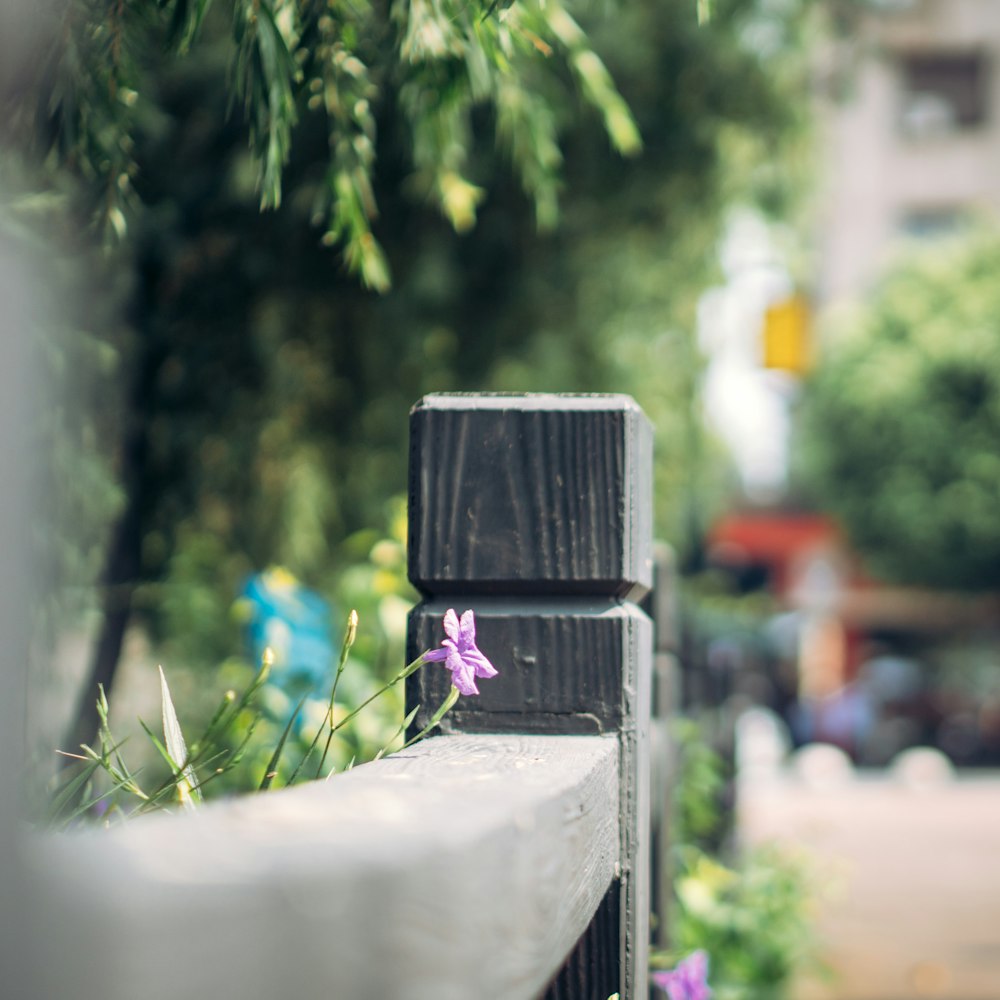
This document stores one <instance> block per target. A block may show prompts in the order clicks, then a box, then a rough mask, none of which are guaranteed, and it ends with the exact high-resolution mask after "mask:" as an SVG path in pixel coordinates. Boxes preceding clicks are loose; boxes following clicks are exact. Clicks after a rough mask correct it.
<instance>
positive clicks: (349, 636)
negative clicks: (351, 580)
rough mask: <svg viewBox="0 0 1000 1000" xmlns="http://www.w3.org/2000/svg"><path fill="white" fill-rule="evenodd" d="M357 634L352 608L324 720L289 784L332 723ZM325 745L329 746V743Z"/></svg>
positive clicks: (356, 618) (355, 616) (356, 622)
mask: <svg viewBox="0 0 1000 1000" xmlns="http://www.w3.org/2000/svg"><path fill="white" fill-rule="evenodd" d="M357 634H358V613H357V611H355V610H354V609H353V608H352V609H351V613H350V614H349V615H348V616H347V628H346V629H344V641H343V642H342V643H341V644H340V660H339V662H338V663H337V672H336V673H335V674H334V676H333V687H332V688H331V689H330V703H329V705H328V706H327V710H326V715H324V716H323V720H324V721H323V723H321V724H320V726H319V728H318V729H317V730H316V735H315V736H313V738H312V742H311V743H310V744H309V747H308V749H307V750H306V752H305V753H304V754H303V756H302V760H300V761H299V762H298V764H296V765H295V770H294V771H292V775H291V777H290V778H289V779H288V782H287V784H289V785H290V784H291V783H292V782H293V781H294V780H295V779H296V778H297V777H298V775H299V771H301V770H302V768H303V766H304V765H305V762H306V761H307V760H308V759H309V758H310V757H311V756H312V752H313V750H315V749H316V744H317V743H318V742H319V737H320V734H321V733H322V732H323V726H324V725H331V726H332V725H333V708H334V705H335V704H336V701H337V685H338V684H340V675H341V674H342V673H343V672H344V669H345V668H346V666H347V654H348V653H349V652H350V651H351V647H352V646H353V645H354V640H355V638H356V637H357ZM327 745H328V746H329V743H328V744H327ZM324 757H325V753H324Z"/></svg>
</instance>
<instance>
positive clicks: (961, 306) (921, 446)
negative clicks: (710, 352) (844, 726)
mask: <svg viewBox="0 0 1000 1000" xmlns="http://www.w3.org/2000/svg"><path fill="white" fill-rule="evenodd" d="M998 267H1000V233H997V232H996V231H995V230H992V229H989V228H981V229H977V230H975V231H973V232H969V233H966V234H964V235H962V236H959V237H956V238H952V239H950V240H944V241H936V242H935V243H934V244H933V245H932V246H927V247H925V248H924V249H922V250H917V251H914V252H913V253H912V254H911V255H909V256H908V257H906V258H905V259H903V260H902V261H901V262H899V263H898V264H897V266H896V267H895V268H894V269H893V270H892V271H891V272H890V273H889V274H888V275H887V276H886V277H885V279H884V280H883V281H882V282H881V284H880V285H879V287H878V288H877V289H876V290H875V291H874V293H873V294H872V295H871V296H870V298H869V299H867V300H866V302H865V304H864V305H863V306H860V307H857V308H856V309H854V310H852V311H851V312H849V313H847V314H845V315H841V316H840V317H839V320H838V321H837V322H836V323H835V324H834V325H833V329H831V330H830V331H829V335H828V338H827V344H828V349H827V350H826V351H825V353H824V356H823V359H822V363H821V364H820V365H819V366H818V367H817V369H816V372H815V374H814V375H813V377H812V378H811V379H810V380H809V382H808V383H807V385H806V389H805V394H804V398H803V400H802V407H801V414H800V432H799V441H798V449H797V457H796V461H797V466H798V476H799V479H800V482H801V483H802V485H803V486H804V487H805V488H807V489H808V492H809V494H810V496H811V497H812V499H813V501H814V502H815V503H816V504H818V505H821V506H822V507H823V509H825V510H829V511H831V512H833V513H834V514H836V515H837V516H838V517H839V518H840V519H841V521H842V522H843V524H844V527H845V528H846V530H847V532H848V534H849V536H850V538H851V540H852V542H853V543H854V545H855V547H856V548H857V550H858V551H859V552H860V553H861V554H862V555H863V556H864V557H865V559H866V561H867V562H869V564H870V565H871V567H872V568H873V569H874V570H876V571H877V572H879V573H880V574H882V575H884V576H885V577H888V578H890V579H895V580H897V581H900V582H903V583H907V584H915V585H925V586H930V587H941V588H955V589H964V590H987V589H996V588H997V587H1000V523H998V521H997V518H996V516H995V513H996V497H997V496H998V495H1000V449H998V446H997V442H998V440H1000V285H998V284H997V281H996V275H997V270H998ZM831 428H836V429H837V432H836V433H835V434H832V433H830V429H831Z"/></svg>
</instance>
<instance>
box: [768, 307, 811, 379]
mask: <svg viewBox="0 0 1000 1000" xmlns="http://www.w3.org/2000/svg"><path fill="white" fill-rule="evenodd" d="M810 334H811V330H810V324H809V305H808V303H807V302H806V300H805V299H804V298H803V297H802V296H801V295H793V296H792V297H791V298H788V299H785V300H784V301H783V302H778V303H776V304H775V305H773V306H771V307H770V308H769V309H768V310H767V312H766V313H765V314H764V367H765V368H780V369H781V370H782V371H786V372H791V373H792V374H793V375H804V374H805V373H806V372H807V371H809V369H810V368H811V367H812V364H813V350H812V338H811V335H810Z"/></svg>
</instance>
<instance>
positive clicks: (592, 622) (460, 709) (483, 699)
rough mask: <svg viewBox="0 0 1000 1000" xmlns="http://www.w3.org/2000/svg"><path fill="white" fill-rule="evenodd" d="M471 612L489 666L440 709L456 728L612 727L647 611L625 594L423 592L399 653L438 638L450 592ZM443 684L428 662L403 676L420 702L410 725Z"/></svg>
mask: <svg viewBox="0 0 1000 1000" xmlns="http://www.w3.org/2000/svg"><path fill="white" fill-rule="evenodd" d="M459 600H460V601H461V602H462V603H460V606H458V607H457V608H456V610H457V612H458V613H459V614H461V613H462V612H463V611H464V610H465V608H466V607H467V606H469V607H472V609H473V610H474V611H475V615H476V636H477V642H478V644H479V648H480V649H481V650H482V651H483V652H484V653H485V655H486V656H487V657H489V658H490V659H491V660H492V662H493V663H494V665H495V666H496V667H497V669H498V671H499V674H498V676H497V677H495V678H491V679H489V680H485V681H483V682H482V683H480V685H479V690H480V694H479V696H478V697H476V698H463V699H461V700H460V701H459V702H458V704H457V705H456V706H455V707H454V708H453V709H452V711H451V712H450V713H449V715H448V716H447V717H446V725H447V726H448V727H449V729H450V730H453V731H459V732H553V733H557V732H562V733H572V732H575V733H600V732H614V731H616V730H617V729H619V728H620V727H621V725H622V722H623V719H624V714H623V713H624V711H625V708H626V703H625V692H624V687H623V686H625V685H629V684H633V683H634V681H633V675H634V672H635V670H636V665H635V664H634V663H633V662H632V658H633V652H634V650H635V649H636V648H639V647H643V646H646V645H650V644H651V643H652V638H651V635H652V633H651V624H650V621H649V619H648V618H647V617H646V615H645V614H643V612H641V611H640V610H639V609H638V608H637V607H635V605H633V604H627V603H626V604H621V603H617V602H616V603H610V604H609V603H608V602H607V601H595V600H594V599H586V598H583V599H568V600H562V601H557V600H554V599H547V600H536V601H531V602H530V603H528V602H527V601H525V600H523V599H522V600H520V601H515V600H504V599H495V598H493V599H491V598H478V599H477V598H474V597H472V598H468V599H466V598H465V597H464V595H463V597H462V598H461V599H460V598H454V599H452V600H450V601H440V600H439V601H427V602H424V603H423V604H421V605H420V606H419V607H417V608H416V609H414V611H413V613H412V614H411V615H410V621H409V631H408V638H407V658H408V659H411V660H412V659H414V658H415V657H416V656H418V655H419V654H420V653H421V652H423V651H424V650H426V649H430V648H433V647H435V646H437V645H439V644H440V642H441V640H442V638H443V637H444V633H443V631H442V624H441V622H442V619H443V617H444V613H445V612H446V611H447V610H448V608H449V607H452V606H453V603H454V601H459ZM450 687H451V674H450V673H449V672H448V671H447V670H445V669H444V668H443V667H442V666H439V665H436V664H429V665H428V666H427V667H425V668H423V669H422V670H420V671H418V672H417V673H415V674H414V675H412V677H410V678H409V680H408V688H407V701H408V703H409V704H410V705H411V706H413V705H418V704H419V705H420V706H421V709H420V712H419V714H418V717H417V719H416V721H415V730H416V731H419V730H420V729H421V728H422V727H423V725H424V724H425V723H426V721H427V719H428V718H429V717H430V715H432V714H433V712H434V709H435V708H436V707H437V706H438V705H439V704H440V703H441V701H443V699H444V698H445V696H446V695H447V693H448V690H449V688H450Z"/></svg>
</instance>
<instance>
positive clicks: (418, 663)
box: [316, 652, 426, 778]
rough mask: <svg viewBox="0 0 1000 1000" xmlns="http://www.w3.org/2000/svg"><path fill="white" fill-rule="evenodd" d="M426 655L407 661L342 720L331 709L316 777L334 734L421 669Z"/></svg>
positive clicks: (319, 773)
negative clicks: (393, 675) (337, 719)
mask: <svg viewBox="0 0 1000 1000" xmlns="http://www.w3.org/2000/svg"><path fill="white" fill-rule="evenodd" d="M425 655H426V652H424V653H421V654H420V655H419V656H418V657H417V658H416V659H415V660H414V661H413V662H412V663H407V665H406V666H405V667H403V669H402V670H400V672H399V673H398V674H396V676H395V677H393V679H392V680H391V681H387V682H386V683H385V684H383V685H382V687H380V688H379V689H378V690H377V691H376V692H375V693H374V694H372V695H369V696H368V697H367V698H365V700H364V701H363V702H361V704H360V705H358V707H357V708H356V709H354V711H353V712H349V713H348V714H347V715H345V716H344V717H343V718H342V719H341V720H340V722H337V723H334V721H333V713H332V711H331V714H330V732H329V733H327V737H326V746H325V747H324V748H323V756H322V758H321V759H320V762H319V767H317V768H316V777H317V778H319V777H320V776H321V775H322V773H323V765H324V764H325V763H326V757H327V753H328V752H329V750H330V744H331V742H332V741H333V734H334V733H336V732H337V730H338V729H340V728H341V727H343V726H346V725H347V723H348V722H350V721H351V719H353V718H354V716H356V715H357V714H358V712H360V711H361V709H363V708H364V707H365V706H367V705H370V704H371V703H372V702H373V701H374V700H375V699H376V698H378V697H380V696H381V695H383V694H385V693H386V691H388V690H389V689H390V688H394V687H395V686H396V685H397V684H398V683H399V682H400V681H402V680H405V679H406V678H407V677H409V676H410V674H412V673H415V672H416V671H417V670H419V669H420V668H421V667H422V666H423V665H424V663H425V662H426V661H425V660H424V656H425Z"/></svg>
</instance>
